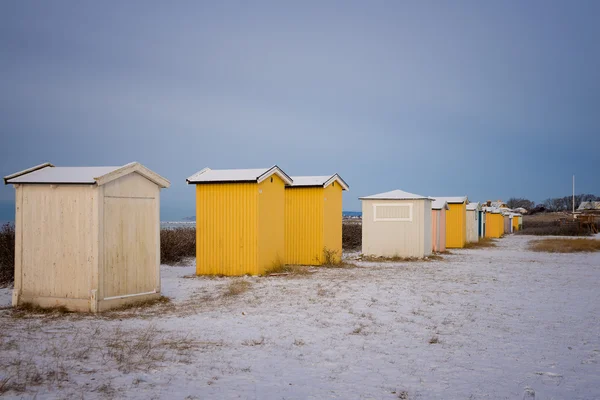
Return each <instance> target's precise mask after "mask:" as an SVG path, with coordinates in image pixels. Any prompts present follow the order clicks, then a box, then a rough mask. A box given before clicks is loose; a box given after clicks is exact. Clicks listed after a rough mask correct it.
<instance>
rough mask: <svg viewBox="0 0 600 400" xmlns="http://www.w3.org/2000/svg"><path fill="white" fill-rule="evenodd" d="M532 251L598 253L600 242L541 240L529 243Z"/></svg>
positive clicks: (591, 240) (592, 240)
mask: <svg viewBox="0 0 600 400" xmlns="http://www.w3.org/2000/svg"><path fill="white" fill-rule="evenodd" d="M529 248H530V249H531V250H533V251H539V252H547V253H581V252H594V251H600V240H595V239H543V240H536V241H534V242H531V244H530V245H529Z"/></svg>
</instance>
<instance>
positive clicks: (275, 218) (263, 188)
mask: <svg viewBox="0 0 600 400" xmlns="http://www.w3.org/2000/svg"><path fill="white" fill-rule="evenodd" d="M271 179H272V180H273V181H272V182H271ZM258 189H259V192H258V265H257V268H256V269H255V270H254V272H253V273H254V274H263V273H265V271H267V270H269V269H271V268H273V267H275V266H280V265H283V264H285V242H284V238H285V210H284V209H285V183H284V182H283V180H281V179H280V178H279V177H278V176H276V175H273V176H272V177H271V178H269V179H267V180H265V181H263V182H261V183H260V184H259V185H258Z"/></svg>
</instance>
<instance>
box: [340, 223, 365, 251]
mask: <svg viewBox="0 0 600 400" xmlns="http://www.w3.org/2000/svg"><path fill="white" fill-rule="evenodd" d="M361 246H362V224H357V223H344V224H342V247H343V248H344V249H346V250H354V249H359V248H360V247H361Z"/></svg>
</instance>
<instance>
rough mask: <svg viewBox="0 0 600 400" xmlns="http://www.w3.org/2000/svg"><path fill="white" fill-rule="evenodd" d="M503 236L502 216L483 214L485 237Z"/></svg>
mask: <svg viewBox="0 0 600 400" xmlns="http://www.w3.org/2000/svg"><path fill="white" fill-rule="evenodd" d="M503 234H504V217H503V216H502V214H493V213H486V214H485V237H487V238H500V237H502V235H503Z"/></svg>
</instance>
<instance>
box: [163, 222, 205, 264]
mask: <svg viewBox="0 0 600 400" xmlns="http://www.w3.org/2000/svg"><path fill="white" fill-rule="evenodd" d="M195 255H196V229H195V228H176V229H161V231H160V261H161V263H165V264H176V263H178V262H181V261H182V260H183V259H185V258H186V257H194V256H195Z"/></svg>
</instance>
